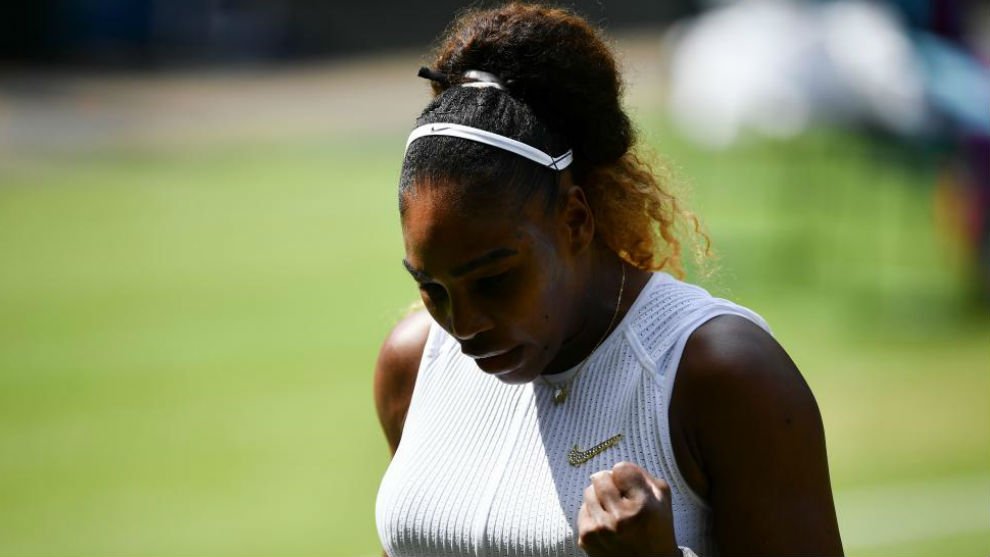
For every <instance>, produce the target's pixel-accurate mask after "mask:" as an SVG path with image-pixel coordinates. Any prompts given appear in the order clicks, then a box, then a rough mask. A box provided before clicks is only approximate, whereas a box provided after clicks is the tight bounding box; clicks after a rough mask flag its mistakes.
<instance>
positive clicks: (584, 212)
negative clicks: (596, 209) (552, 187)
mask: <svg viewBox="0 0 990 557" xmlns="http://www.w3.org/2000/svg"><path fill="white" fill-rule="evenodd" d="M562 185H563V184H562ZM563 189H564V191H563V192H562V193H563V195H562V196H561V197H562V198H561V203H560V205H559V206H558V207H559V209H558V212H557V221H558V224H559V225H560V230H561V233H562V234H563V235H564V241H565V243H566V245H567V247H568V248H569V249H570V251H571V253H574V254H578V253H580V252H582V251H584V250H585V249H586V248H587V247H588V246H590V245H591V241H592V240H593V239H594V237H595V215H594V213H592V212H591V205H589V204H588V198H587V197H585V195H584V189H582V188H581V186H575V185H573V184H570V185H564V188H563Z"/></svg>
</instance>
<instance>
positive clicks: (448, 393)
mask: <svg viewBox="0 0 990 557" xmlns="http://www.w3.org/2000/svg"><path fill="white" fill-rule="evenodd" d="M724 314H735V315H741V316H743V317H746V318H748V319H750V320H752V321H754V322H755V323H757V324H758V325H760V326H761V327H763V328H764V329H767V330H768V331H769V329H768V327H767V325H766V323H765V322H764V321H763V319H762V318H760V317H759V316H758V315H756V314H755V313H753V312H751V311H749V310H747V309H746V308H743V307H741V306H738V305H736V304H733V303H732V302H729V301H726V300H722V299H719V298H714V297H712V296H711V295H710V294H708V292H706V291H705V290H703V289H701V288H699V287H697V286H693V285H689V284H686V283H683V282H680V281H678V280H676V279H674V278H673V277H671V276H670V275H667V274H666V273H654V275H653V276H652V277H651V279H650V281H649V282H648V283H647V285H646V287H645V288H644V289H643V291H642V292H641V293H640V294H639V296H638V297H637V299H636V301H635V303H634V304H633V306H632V307H631V308H630V310H629V311H628V313H627V314H626V316H625V317H624V318H623V320H622V321H621V322H620V323H619V325H618V326H617V327H616V328H615V329H614V330H613V332H612V333H611V334H610V335H609V337H608V338H607V339H606V340H605V341H604V342H603V343H602V344H601V345H600V346H599V347H598V349H597V350H595V352H594V353H592V354H591V356H590V357H589V358H588V360H586V362H585V363H584V365H586V366H587V368H586V369H584V371H583V372H581V374H580V375H579V376H577V377H576V378H575V379H574V383H573V384H572V385H571V386H570V394H569V396H568V398H567V400H566V401H565V402H564V403H563V404H560V405H554V403H553V400H552V394H553V393H552V389H551V388H550V387H549V386H547V385H546V384H543V383H542V382H533V383H529V384H524V385H507V384H504V383H502V382H500V381H499V380H498V379H497V378H494V377H492V376H489V375H486V374H485V373H483V372H481V371H480V370H479V369H478V368H477V366H476V365H475V364H474V361H473V360H471V359H470V358H468V357H466V356H464V355H463V354H461V352H460V346H459V345H458V343H457V341H456V340H455V339H453V338H452V337H451V336H450V335H448V334H447V333H446V332H444V331H443V329H441V328H440V327H439V326H437V325H436V324H435V323H434V324H432V325H431V328H430V333H429V336H428V337H427V341H426V347H425V350H424V352H423V358H422V361H421V362H420V367H419V375H418V377H417V378H416V386H415V389H414V392H413V395H412V400H411V402H410V405H409V412H408V414H407V416H406V421H405V425H404V427H403V432H402V440H401V442H400V444H399V447H398V449H397V451H396V453H395V456H394V458H393V459H392V463H391V465H390V466H389V468H388V470H387V472H386V473H385V477H384V478H383V479H382V483H381V486H380V488H379V491H378V499H377V502H376V521H377V525H378V535H379V537H380V538H381V542H382V545H383V547H384V548H385V551H386V552H387V553H388V554H389V555H390V556H391V557H406V556H431V557H437V556H446V555H458V556H467V555H472V556H496V555H497V556H516V555H519V556H522V555H527V556H529V555H541V556H563V555H585V553H584V552H583V551H581V550H580V549H579V548H578V547H577V514H578V509H579V508H580V507H581V501H582V492H583V491H584V488H585V487H586V486H587V485H588V484H589V483H590V481H589V479H588V477H589V476H590V475H591V474H592V473H593V472H596V471H598V470H604V469H609V468H611V467H612V465H614V464H615V463H617V462H620V461H623V460H625V461H629V462H633V463H636V464H638V465H640V466H642V467H643V468H645V469H646V470H648V471H649V472H650V473H651V474H653V475H654V476H656V477H659V478H663V479H665V480H666V481H667V483H669V484H670V488H671V497H672V500H671V503H672V505H673V511H674V530H675V535H676V536H677V543H678V545H682V546H688V547H691V548H692V549H693V550H694V551H695V552H696V553H698V554H699V555H701V556H702V557H708V556H711V555H715V554H716V550H715V547H714V543H713V539H712V520H711V512H710V510H709V508H708V505H707V504H706V503H705V501H704V500H702V499H701V498H700V497H699V496H698V495H696V494H695V493H694V492H693V491H692V490H691V489H690V488H689V487H688V485H687V483H686V482H685V480H684V478H683V476H682V475H681V473H680V471H679V470H678V468H677V463H676V461H675V459H674V452H673V448H672V446H671V438H670V428H669V425H668V421H667V411H668V406H669V404H670V395H671V391H672V390H673V385H674V376H675V374H676V372H677V367H678V364H679V362H680V358H681V353H682V351H683V349H684V345H685V343H686V342H687V339H688V337H689V336H690V334H691V333H692V332H693V331H694V330H695V329H696V328H697V327H698V326H700V325H701V324H702V323H704V322H706V321H708V320H710V319H711V318H713V317H715V316H718V315H724ZM579 367H580V366H577V367H575V368H573V369H571V370H569V371H567V372H564V373H562V374H558V375H556V376H553V377H551V379H553V380H555V381H566V380H567V379H569V378H570V376H573V375H574V374H575V373H576V372H577V370H578V368H579ZM618 434H621V435H622V437H621V439H620V440H619V441H618V442H617V443H615V444H614V445H612V446H610V447H608V448H606V449H605V450H603V451H602V452H600V453H598V454H597V455H596V456H594V457H592V458H591V459H590V460H588V461H587V462H586V463H584V464H581V465H579V466H572V465H571V464H569V463H568V453H569V452H570V451H571V450H572V448H574V446H575V445H577V446H578V447H579V448H580V449H581V450H588V449H591V448H592V447H594V446H596V445H598V444H600V443H603V442H605V441H607V440H609V439H612V438H614V437H615V436H616V435H618Z"/></svg>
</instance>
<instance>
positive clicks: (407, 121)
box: [0, 43, 990, 556]
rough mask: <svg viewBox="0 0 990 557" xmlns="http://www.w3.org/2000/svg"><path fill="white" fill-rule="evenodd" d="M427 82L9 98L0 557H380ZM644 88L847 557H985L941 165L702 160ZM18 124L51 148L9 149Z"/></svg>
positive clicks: (972, 397) (973, 344)
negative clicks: (404, 156) (827, 497)
mask: <svg viewBox="0 0 990 557" xmlns="http://www.w3.org/2000/svg"><path fill="white" fill-rule="evenodd" d="M651 44H652V43H651ZM417 67H418V61H417V60H416V59H415V58H414V57H413V56H399V57H397V58H394V59H388V60H381V59H369V60H357V61H348V62H339V63H334V64H330V65H324V66H321V65H313V66H307V67H304V68H302V69H299V70H292V71H290V70H280V71H279V72H275V74H274V75H272V74H270V73H265V72H256V73H252V72H245V73H233V74H230V75H220V76H213V75H210V76H202V75H199V74H195V73H193V74H178V75H174V76H171V77H169V76H166V77H161V76H154V77H140V76H138V77H133V76H130V77H126V78H124V77H120V76H114V75H110V76H103V77H99V76H97V77H92V78H86V79H77V78H76V77H74V76H64V75H49V74H45V75H41V76H29V78H26V79H29V81H30V82H31V83H36V82H41V83H45V84H48V85H49V86H50V87H49V88H50V89H55V90H56V91H57V94H55V95H51V96H49V97H46V98H41V99H38V98H25V97H18V98H12V97H5V101H6V103H7V104H6V105H0V106H5V107H6V109H7V110H6V111H0V125H2V124H3V123H4V122H6V123H7V124H8V125H9V126H8V127H7V128H5V129H6V130H7V132H8V135H7V137H6V138H5V145H6V147H7V148H6V149H5V150H4V151H3V152H2V154H0V554H2V555H129V556H133V555H162V556H165V555H194V554H195V555H218V556H219V555H231V556H234V555H236V556H246V555H355V556H371V555H378V554H380V549H379V546H378V542H377V535H376V532H375V526H374V500H375V493H376V490H377V486H378V482H379V479H380V477H381V475H382V473H383V472H384V470H385V468H386V466H387V463H388V453H387V448H386V445H385V442H384V439H383V437H382V435H381V433H380V430H379V427H378V423H377V420H376V417H375V413H374V408H373V404H372V400H371V371H372V366H373V363H374V359H375V356H376V353H377V349H378V346H379V344H380V342H381V341H382V339H383V338H384V336H385V334H386V333H387V331H388V330H389V328H390V326H391V325H392V324H393V323H395V321H396V320H397V319H398V317H399V316H400V315H401V314H402V313H403V311H404V309H405V308H406V307H407V306H408V305H409V303H410V302H412V301H413V300H414V299H415V298H416V291H415V289H414V288H413V284H412V282H411V281H410V279H409V278H408V277H407V276H406V273H405V272H404V271H403V270H402V268H401V265H400V259H401V257H402V246H401V237H400V231H399V227H398V222H397V211H396V200H395V188H396V183H397V177H398V171H399V164H400V159H401V153H402V145H403V142H404V137H405V133H406V130H407V129H408V128H409V127H410V126H411V124H412V120H413V118H414V117H415V115H416V113H417V111H418V110H419V108H421V107H422V106H423V105H425V102H426V100H427V92H426V86H425V84H423V83H419V82H417V80H416V79H415V77H413V75H414V73H415V69H416V68H417ZM637 75H639V77H638V78H634V79H633V83H632V86H631V89H630V103H629V104H630V107H631V108H632V111H633V114H634V118H635V119H636V121H637V122H638V123H639V126H640V129H641V133H642V137H643V139H644V141H645V142H646V143H648V144H650V145H652V146H653V147H655V149H656V150H657V151H658V152H659V153H661V154H662V156H664V157H666V158H667V159H668V160H670V161H672V162H673V164H674V165H675V166H676V168H677V169H678V174H679V176H680V177H681V178H682V181H683V183H684V185H685V187H687V188H688V191H689V205H690V207H692V208H693V209H694V210H695V211H696V212H698V213H699V214H700V215H701V217H702V219H703V221H704V222H705V224H706V226H707V227H708V229H709V231H710V233H711V236H712V238H713V241H714V247H715V251H716V253H717V254H718V258H717V260H715V265H716V267H717V268H716V272H715V273H714V274H713V275H711V276H709V277H696V279H697V280H699V281H700V282H701V283H702V284H703V285H705V286H706V287H708V288H709V289H710V290H712V291H713V292H714V293H716V294H718V295H721V296H724V297H729V298H731V299H733V300H736V301H738V302H740V303H742V304H745V305H747V306H749V307H751V308H752V309H754V310H755V311H757V312H759V313H761V314H762V315H763V316H764V317H765V318H766V319H767V320H768V321H769V322H770V324H771V326H772V327H773V328H774V331H775V334H776V336H777V337H778V339H779V340H780V341H781V343H782V344H783V345H784V346H785V347H786V348H787V349H788V351H789V352H790V354H791V355H792V357H793V358H794V360H795V361H796V362H797V364H798V366H799V367H800V368H801V369H802V371H803V373H804V374H805V376H806V377H807V379H808V381H809V383H810V384H811V386H812V388H813V390H814V392H815V394H816V396H817V398H818V402H819V405H820V407H821V410H822V414H823V416H824V420H825V425H826V431H827V436H828V450H829V458H830V464H831V472H832V481H833V487H834V489H835V493H836V501H837V505H838V513H839V519H840V524H841V527H842V533H843V538H844V542H845V547H846V550H847V554H849V555H905V556H906V555H949V554H951V555H973V556H976V555H987V554H988V552H990V404H988V403H990V373H988V371H990V369H988V366H990V342H988V341H990V319H988V314H987V308H986V307H985V306H980V305H978V304H977V303H976V302H975V299H974V297H973V295H972V292H971V291H970V287H969V284H970V283H969V282H967V272H968V268H967V265H968V263H967V259H966V257H965V254H964V253H962V248H960V247H959V244H958V242H957V241H956V239H955V238H954V236H953V234H952V233H951V231H949V230H947V228H946V227H940V226H938V224H937V223H938V222H939V221H938V219H937V218H936V216H937V211H936V206H937V205H936V203H935V194H934V191H933V187H934V184H935V183H936V181H937V179H938V172H939V165H938V161H937V160H934V159H933V158H932V159H931V160H930V159H929V158H926V157H924V156H918V155H917V154H916V153H913V152H908V151H906V150H902V149H901V148H899V147H896V146H890V145H888V144H885V143H883V142H880V141H877V140H875V139H871V138H869V137H863V136H860V135H854V134H852V133H851V132H841V131H830V130H820V131H816V132H813V133H811V134H808V135H804V136H802V137H800V138H798V139H797V140H794V141H789V142H775V141H768V140H756V139H750V140H744V141H742V142H740V143H739V144H737V145H736V146H734V147H732V148H730V149H728V150H725V151H720V152H710V151H703V150H700V149H698V148H696V147H693V146H692V145H691V144H689V143H688V142H686V141H685V140H682V139H681V138H680V137H679V136H678V134H677V133H676V132H675V131H674V130H673V129H672V128H671V127H670V126H669V125H668V124H667V122H666V119H665V117H664V116H662V113H661V111H660V109H659V103H658V101H656V100H655V99H656V95H658V93H656V91H654V90H652V89H650V88H649V85H650V82H649V79H648V78H646V77H643V75H645V74H643V73H640V74H637ZM273 84H274V85H273ZM107 91H109V92H110V93H107ZM273 91H274V92H273ZM114 92H116V93H117V95H116V96H114V95H113V93H114ZM183 95H186V96H183ZM190 98H192V99H193V100H189V99H190ZM245 99H247V100H245ZM231 103H233V105H232V104H231ZM238 103H240V104H238ZM18 110H20V111H21V112H20V113H18V112H17V111H18ZM31 111H34V112H33V114H34V115H33V116H32V115H31V114H32V112H31ZM18 114H19V115H18ZM24 114H27V115H24ZM4 118H6V119H4ZM18 118H20V119H19V120H18ZM31 118H34V120H32V119H31ZM46 118H48V119H50V120H46ZM58 118H62V120H59V119H58ZM107 121H110V122H112V123H113V126H112V127H111V128H110V129H106V127H105V126H103V124H104V123H105V122H107ZM31 122H40V124H38V125H42V124H45V123H46V122H48V125H51V126H52V127H51V128H50V129H49V131H48V133H47V134H46V135H45V136H44V137H43V139H37V138H36V139H37V140H36V141H35V142H34V143H30V142H29V141H28V140H29V139H30V138H25V137H21V138H17V137H14V135H15V134H16V132H17V130H18V129H29V128H30V129H33V128H31V125H32V124H31ZM53 122H54V123H53ZM17 125H20V126H22V128H17V127H16V126H17ZM10 126H13V127H10ZM101 126H103V127H101ZM11 130H13V131H11ZM38 137H42V136H41V135H39V136H38ZM18 139H20V140H21V141H20V142H18ZM29 143H30V144H29Z"/></svg>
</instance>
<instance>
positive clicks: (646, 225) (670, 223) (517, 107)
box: [399, 2, 710, 277]
mask: <svg viewBox="0 0 990 557" xmlns="http://www.w3.org/2000/svg"><path fill="white" fill-rule="evenodd" d="M470 70H476V71H483V72H488V73H490V74H493V75H495V76H498V78H499V79H500V81H501V82H502V84H503V85H504V89H498V88H493V87H486V88H476V87H459V86H458V85H460V84H461V83H464V81H465V78H464V74H465V73H466V72H468V71H470ZM432 71H433V73H434V75H439V76H441V78H439V79H434V81H433V85H432V86H433V93H434V99H433V100H432V102H431V103H430V104H429V105H428V106H427V107H426V109H425V110H424V111H423V113H422V115H421V116H420V117H419V119H418V120H417V125H423V124H429V123H435V122H441V121H442V122H447V123H457V124H464V125H470V126H474V127H479V128H482V129H486V130H489V131H492V132H495V133H499V134H502V135H506V136H508V137H512V138H514V139H517V140H519V141H523V142H525V143H528V144H530V145H533V146H534V147H537V148H540V149H542V150H543V151H545V152H548V153H550V154H552V155H556V154H559V153H562V152H564V151H566V150H567V149H568V148H569V149H571V150H573V152H574V163H573V165H572V166H571V167H570V169H569V171H570V172H571V173H572V177H573V180H574V183H576V184H578V185H579V186H581V187H582V188H583V189H584V190H585V194H586V196H587V198H588V202H589V204H590V206H591V209H592V212H593V214H594V216H595V219H596V222H597V226H596V234H598V235H599V237H600V238H601V240H602V241H603V242H604V243H605V245H607V246H608V247H609V248H610V249H612V250H613V251H615V252H616V253H617V254H618V255H619V256H620V257H622V258H623V259H624V260H626V261H627V262H628V263H630V264H631V265H634V266H636V267H638V268H640V269H644V270H661V269H662V270H666V271H669V272H670V273H671V274H674V275H675V276H678V277H683V275H684V265H683V251H684V250H683V247H682V239H686V240H688V241H689V242H690V243H691V244H692V245H694V246H695V247H696V248H697V250H696V256H697V259H698V260H699V261H701V260H702V259H703V258H704V256H705V255H707V254H708V253H709V248H710V241H709V238H708V236H707V235H706V234H705V233H704V232H703V231H702V229H701V225H700V222H699V221H698V219H697V218H696V217H695V216H694V215H693V214H691V213H690V212H688V211H686V210H685V209H684V208H683V207H682V206H681V204H680V202H679V200H678V198H677V196H675V195H674V194H673V193H672V180H671V172H670V171H669V169H668V167H667V166H666V165H665V164H663V163H659V164H657V163H653V164H651V162H650V159H651V158H652V154H651V153H649V152H648V151H647V150H646V149H643V148H641V147H640V146H638V145H637V144H636V133H635V130H634V128H633V125H632V123H631V122H630V120H629V117H628V116H627V115H626V113H625V111H624V110H623V108H622V106H621V99H622V80H621V77H620V74H619V69H618V67H617V64H616V61H615V57H614V56H613V54H612V51H611V49H610V47H609V45H608V44H607V42H606V41H605V40H604V38H603V37H602V35H601V33H600V32H599V31H598V30H597V29H595V28H594V27H593V26H591V25H590V24H589V23H588V22H587V21H586V20H585V19H583V18H582V17H580V16H578V15H576V14H574V13H573V12H571V11H569V10H567V9H563V8H557V7H548V6H543V5H535V4H528V3H522V2H511V3H508V4H505V5H502V6H500V7H496V8H488V9H477V8H476V9H470V10H467V11H465V12H463V13H461V14H460V15H459V16H458V17H457V18H456V19H455V20H454V21H453V23H452V24H451V25H450V26H449V27H448V28H447V30H446V31H445V32H444V34H443V35H442V36H441V38H440V41H439V43H438V46H437V48H436V52H435V55H434V60H433V62H432ZM443 179H446V180H450V179H453V180H457V181H459V182H460V183H462V184H464V187H466V188H470V189H471V190H473V191H474V192H476V193H477V195H485V194H486V193H488V194H490V192H492V191H498V192H499V193H500V194H502V193H506V192H507V190H510V189H512V188H515V191H516V193H517V195H518V198H519V199H527V198H529V196H531V195H532V194H533V193H534V192H535V191H537V190H540V189H542V190H543V191H544V192H545V193H546V195H547V196H548V202H549V201H552V199H553V196H554V195H556V192H557V189H558V188H557V184H558V180H559V173H558V172H557V171H555V170H552V169H548V168H544V167H540V166H539V165H535V164H532V163H531V162H530V161H527V160H525V159H523V158H522V157H518V156H516V155H513V154H511V153H508V152H505V151H501V150H499V149H497V148H493V147H491V146H488V145H485V144H480V143H475V142H467V141H463V140H458V139H456V138H450V137H442V136H435V137H430V138H429V140H428V141H427V140H419V141H416V142H414V143H413V144H412V145H410V147H409V149H408V150H407V152H406V157H405V160H404V161H403V168H402V176H401V179H400V186H399V191H400V196H399V203H400V205H399V206H400V211H402V212H404V199H405V196H406V194H408V193H409V192H411V191H412V189H413V185H414V184H415V183H417V182H421V181H431V180H443ZM548 206H549V205H548Z"/></svg>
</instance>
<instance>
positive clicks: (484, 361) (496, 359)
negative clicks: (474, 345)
mask: <svg viewBox="0 0 990 557" xmlns="http://www.w3.org/2000/svg"><path fill="white" fill-rule="evenodd" d="M522 353H523V347H522V345H520V346H516V347H514V348H510V349H508V350H501V351H496V352H487V353H482V354H479V355H472V354H467V356H469V357H470V358H472V359H473V360H474V363H475V364H477V365H478V367H479V368H481V371H484V372H485V373H489V374H491V375H495V376H499V375H504V374H506V373H509V372H511V371H514V370H515V369H516V368H517V367H519V364H520V363H521V361H522Z"/></svg>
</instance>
